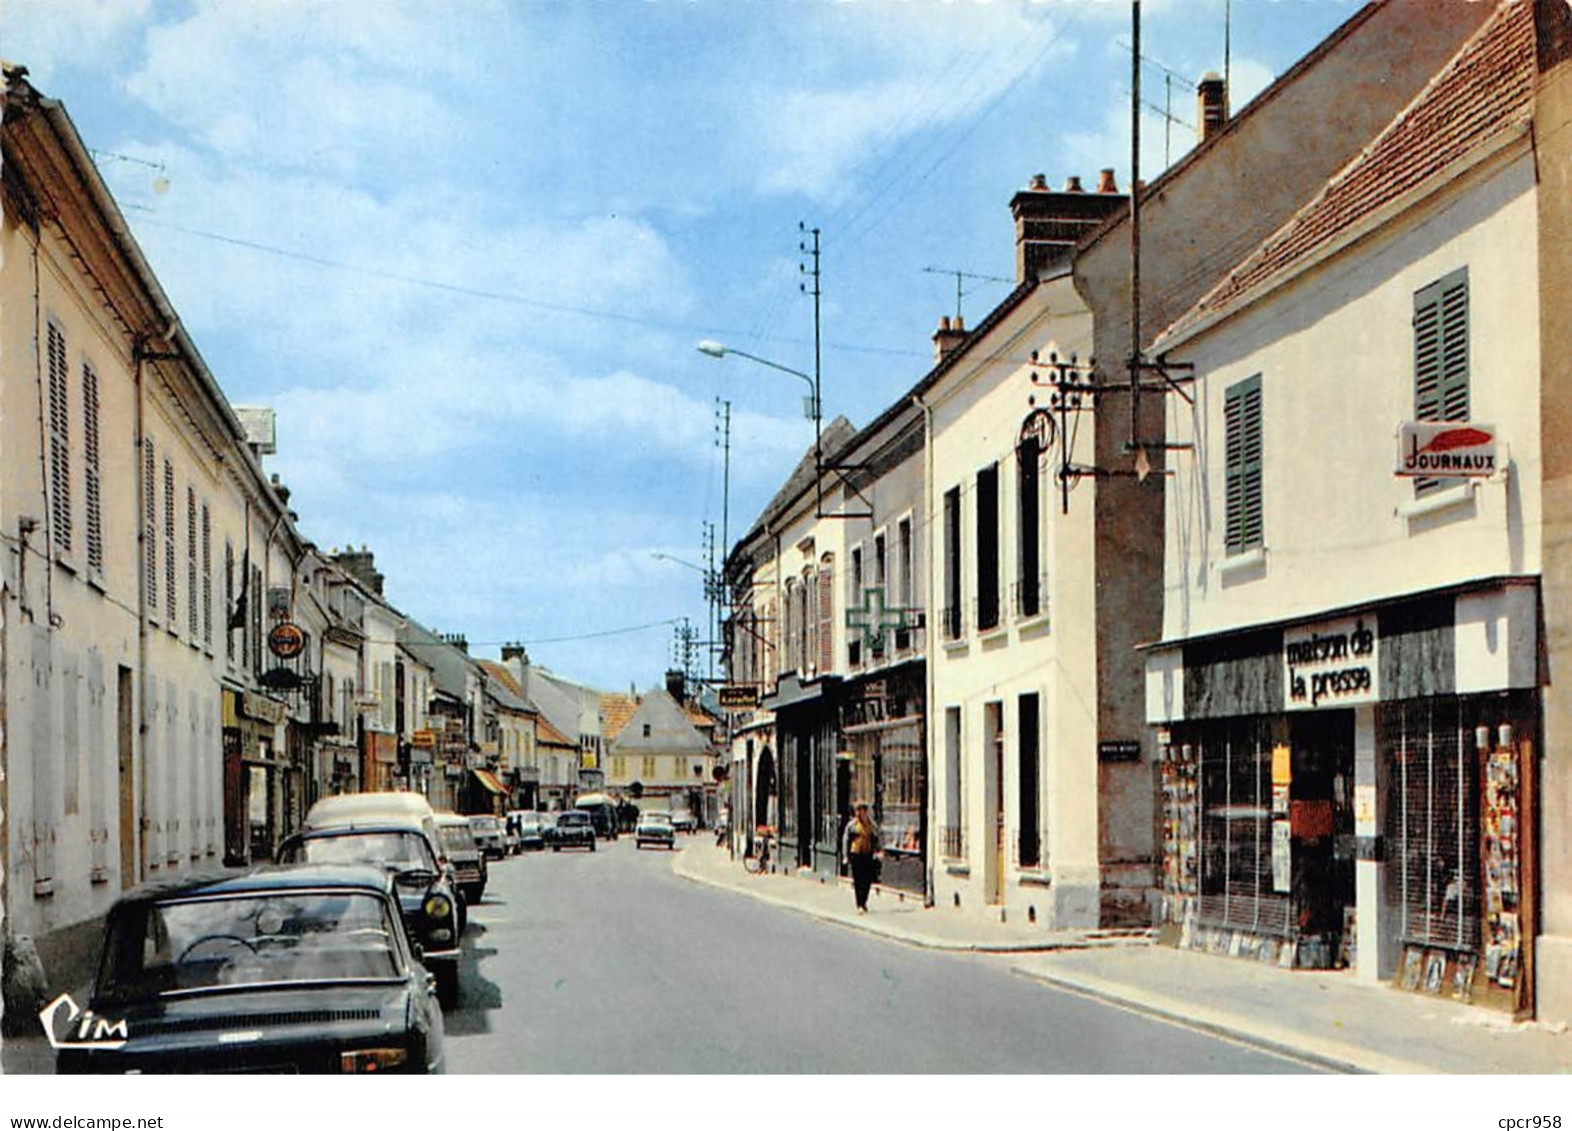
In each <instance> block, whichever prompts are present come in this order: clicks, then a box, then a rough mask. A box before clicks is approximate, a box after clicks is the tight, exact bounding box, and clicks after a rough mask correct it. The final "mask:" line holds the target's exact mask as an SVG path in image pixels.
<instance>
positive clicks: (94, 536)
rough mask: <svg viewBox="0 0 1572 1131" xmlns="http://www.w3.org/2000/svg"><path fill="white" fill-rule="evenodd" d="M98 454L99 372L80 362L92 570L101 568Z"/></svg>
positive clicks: (84, 483) (101, 503)
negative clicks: (81, 364)
mask: <svg viewBox="0 0 1572 1131" xmlns="http://www.w3.org/2000/svg"><path fill="white" fill-rule="evenodd" d="M101 457H102V444H101V437H100V432H99V389H98V374H97V373H96V372H94V370H93V367H92V366H90V365H87V364H85V363H84V364H83V366H82V472H83V480H82V486H83V492H84V500H83V501H84V502H85V503H86V509H87V514H86V525H87V568H88V570H89V571H90V572H92V573H95V574H102V573H103V572H104V490H103V476H102V459H101Z"/></svg>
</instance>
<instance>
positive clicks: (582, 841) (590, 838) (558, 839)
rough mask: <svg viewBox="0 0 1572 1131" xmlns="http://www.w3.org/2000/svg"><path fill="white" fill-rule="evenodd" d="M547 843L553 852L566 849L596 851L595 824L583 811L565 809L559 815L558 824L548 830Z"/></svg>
mask: <svg viewBox="0 0 1572 1131" xmlns="http://www.w3.org/2000/svg"><path fill="white" fill-rule="evenodd" d="M546 843H547V844H549V845H551V850H552V851H553V852H561V851H562V850H563V849H564V848H587V849H589V850H590V851H591V852H594V851H595V822H594V820H593V819H592V818H591V817H590V815H589V814H588V813H586V812H584V810H582V809H564V810H563V811H562V812H561V813H558V814H557V823H556V824H554V825H552V826H551V828H549V829H547V830H546Z"/></svg>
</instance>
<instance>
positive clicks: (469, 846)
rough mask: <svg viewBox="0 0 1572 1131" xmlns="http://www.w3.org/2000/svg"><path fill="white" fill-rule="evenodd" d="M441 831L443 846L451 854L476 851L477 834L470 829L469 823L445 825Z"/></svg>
mask: <svg viewBox="0 0 1572 1131" xmlns="http://www.w3.org/2000/svg"><path fill="white" fill-rule="evenodd" d="M440 831H441V833H442V847H443V848H445V849H446V850H447V851H448V853H449V854H452V853H455V852H474V851H475V835H474V834H473V833H471V832H470V831H469V826H468V825H443V826H442V828H441V830H440Z"/></svg>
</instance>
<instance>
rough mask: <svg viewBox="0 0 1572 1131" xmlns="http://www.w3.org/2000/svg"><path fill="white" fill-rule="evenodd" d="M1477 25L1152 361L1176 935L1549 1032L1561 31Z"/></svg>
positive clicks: (1569, 991)
mask: <svg viewBox="0 0 1572 1131" xmlns="http://www.w3.org/2000/svg"><path fill="white" fill-rule="evenodd" d="M1480 15H1481V17H1482V19H1481V23H1480V26H1479V27H1478V28H1477V29H1476V30H1475V31H1473V32H1472V33H1471V34H1470V35H1469V36H1468V37H1467V38H1466V39H1465V40H1463V41H1462V42H1461V43H1460V44H1459V45H1458V46H1457V48H1456V49H1455V50H1454V51H1453V52H1452V53H1451V55H1450V56H1449V58H1448V59H1446V60H1445V61H1444V62H1443V63H1442V64H1441V65H1439V66H1438V67H1437V68H1436V69H1435V73H1434V75H1433V77H1432V78H1431V79H1430V81H1429V82H1428V83H1427V84H1426V85H1425V87H1424V88H1423V90H1421V91H1419V92H1417V93H1416V95H1415V97H1414V98H1413V99H1412V100H1411V101H1409V102H1408V103H1407V104H1405V105H1404V106H1402V107H1400V108H1399V109H1398V111H1397V112H1396V113H1394V114H1393V115H1392V116H1391V118H1390V120H1389V121H1388V122H1387V123H1386V124H1385V125H1384V126H1383V127H1382V128H1381V129H1380V130H1379V131H1378V132H1377V133H1376V135H1375V136H1374V138H1373V139H1372V140H1371V141H1370V143H1369V144H1368V145H1367V146H1366V147H1365V149H1364V150H1363V152H1361V153H1360V154H1358V155H1357V156H1355V157H1354V158H1353V159H1352V160H1351V161H1349V162H1348V163H1347V164H1345V165H1344V166H1343V167H1342V168H1340V169H1338V170H1337V171H1336V172H1335V173H1334V174H1333V175H1332V176H1330V177H1328V178H1327V179H1326V180H1325V182H1324V184H1323V185H1322V186H1321V187H1320V189H1319V190H1318V191H1317V193H1316V194H1315V196H1314V197H1313V198H1312V199H1310V200H1309V201H1307V202H1306V203H1305V204H1304V205H1303V206H1302V207H1301V208H1299V209H1298V210H1296V211H1295V213H1294V214H1293V215H1292V216H1290V217H1288V218H1287V219H1286V220H1285V222H1284V223H1283V224H1282V225H1281V226H1280V227H1279V228H1278V229H1277V230H1276V231H1274V232H1273V233H1271V234H1270V236H1269V237H1268V238H1266V239H1265V240H1263V241H1261V242H1260V244H1259V245H1258V246H1257V247H1256V249H1255V250H1254V251H1253V252H1251V253H1250V254H1249V255H1248V256H1246V257H1245V258H1244V259H1243V260H1242V261H1241V262H1239V263H1238V264H1237V265H1236V266H1235V267H1234V268H1233V269H1232V270H1231V271H1230V272H1229V273H1228V274H1227V276H1226V278H1224V279H1222V280H1221V281H1220V282H1219V283H1218V284H1217V285H1216V286H1215V287H1214V288H1213V289H1212V290H1211V292H1210V293H1208V294H1207V295H1206V296H1204V298H1203V299H1202V300H1201V301H1199V302H1197V303H1196V304H1194V305H1193V306H1192V307H1191V308H1190V309H1189V310H1187V311H1185V312H1183V313H1182V314H1180V316H1179V317H1178V318H1177V319H1176V320H1175V321H1174V322H1173V323H1172V324H1171V325H1170V326H1169V327H1168V328H1167V329H1166V330H1165V331H1164V333H1163V334H1162V336H1161V338H1160V339H1159V341H1158V343H1157V348H1158V349H1160V350H1162V351H1164V352H1165V353H1166V354H1167V355H1169V356H1171V357H1175V358H1181V359H1183V360H1184V361H1185V362H1187V363H1189V364H1191V365H1193V366H1194V372H1195V374H1196V387H1195V397H1194V400H1193V403H1192V404H1179V403H1172V404H1170V406H1169V409H1170V411H1169V417H1168V429H1169V434H1170V436H1171V437H1172V438H1174V439H1176V440H1178V441H1181V442H1182V443H1183V444H1185V445H1186V451H1185V452H1184V453H1183V455H1182V457H1181V458H1180V459H1178V460H1177V461H1176V473H1175V474H1174V475H1173V476H1172V477H1171V478H1169V479H1168V481H1167V496H1168V497H1167V507H1166V539H1165V541H1166V550H1165V567H1164V599H1163V631H1162V636H1161V639H1160V641H1159V642H1156V643H1154V644H1153V645H1152V646H1151V647H1150V648H1149V649H1148V650H1147V657H1148V660H1147V692H1148V697H1147V712H1148V717H1149V719H1150V721H1151V722H1152V723H1153V724H1155V725H1156V726H1157V728H1158V729H1157V735H1158V742H1159V748H1160V751H1161V796H1162V829H1163V834H1164V854H1163V866H1164V878H1163V889H1164V897H1163V916H1162V918H1163V920H1164V922H1165V924H1166V930H1167V932H1168V934H1169V937H1170V938H1171V939H1172V940H1173V941H1175V942H1177V944H1178V945H1181V946H1186V947H1195V948H1200V949H1205V950H1210V951H1213V952H1217V953H1227V954H1233V955H1240V956H1243V957H1247V958H1251V959H1257V960H1260V961H1264V962H1275V963H1277V964H1279V965H1282V966H1285V967H1293V966H1299V967H1333V966H1352V967H1354V968H1355V970H1356V972H1357V976H1358V977H1360V978H1361V979H1363V980H1367V981H1372V982H1373V981H1377V980H1380V981H1390V982H1395V983H1397V984H1398V985H1399V986H1400V987H1402V988H1403V989H1406V990H1411V991H1414V992H1416V993H1423V994H1431V995H1435V996H1442V997H1447V998H1451V999H1455V1000H1459V1001H1464V1002H1474V1003H1478V1004H1482V1005H1486V1006H1490V1007H1494V1008H1498V1009H1500V1010H1503V1011H1506V1012H1509V1013H1512V1014H1515V1015H1518V1016H1528V1015H1535V1014H1537V1015H1538V1016H1540V1017H1542V1018H1549V1019H1565V1018H1566V1017H1568V1016H1569V1014H1572V938H1569V932H1572V917H1569V916H1572V907H1569V906H1568V900H1569V897H1572V874H1569V872H1568V868H1567V864H1566V853H1565V850H1564V844H1563V840H1564V836H1565V829H1566V827H1567V820H1566V818H1567V816H1568V808H1567V806H1568V791H1569V782H1568V771H1567V768H1566V766H1567V760H1566V757H1565V751H1564V747H1565V745H1566V743H1567V741H1568V740H1569V737H1572V736H1569V732H1568V726H1569V722H1572V719H1569V717H1568V715H1567V707H1566V705H1565V703H1564V700H1565V696H1557V695H1554V694H1553V693H1551V692H1552V690H1553V688H1554V685H1555V682H1556V679H1557V676H1559V675H1563V672H1562V670H1561V669H1562V668H1563V667H1564V666H1565V665H1566V664H1567V662H1568V660H1569V658H1572V657H1568V655H1567V645H1566V641H1567V626H1568V607H1567V592H1568V589H1567V575H1566V570H1567V566H1566V565H1565V564H1563V563H1565V562H1566V547H1565V546H1564V545H1563V543H1564V541H1565V538H1566V533H1565V532H1566V531H1567V529H1568V523H1567V518H1568V516H1567V514H1566V513H1565V512H1566V509H1567V506H1568V503H1567V499H1568V493H1567V489H1566V482H1567V475H1568V470H1569V468H1568V467H1567V465H1566V459H1567V457H1566V456H1565V455H1560V454H1557V453H1558V452H1564V451H1565V450H1566V447H1567V445H1566V444H1565V443H1564V442H1558V441H1556V440H1555V439H1554V437H1556V436H1557V435H1559V433H1560V431H1561V430H1562V429H1564V428H1565V426H1566V420H1565V417H1564V415H1562V414H1561V413H1560V412H1559V411H1558V410H1557V409H1556V407H1555V406H1556V405H1557V403H1558V402H1564V401H1565V397H1564V396H1562V395H1561V394H1562V391H1563V390H1562V386H1564V385H1565V383H1566V381H1567V374H1568V372H1569V365H1568V363H1569V361H1572V336H1569V334H1568V330H1567V328H1566V326H1565V319H1564V318H1563V317H1561V313H1560V312H1561V311H1563V310H1564V309H1565V307H1566V303H1567V300H1568V297H1569V290H1568V288H1569V284H1572V271H1569V267H1572V251H1569V248H1568V241H1567V239H1566V233H1567V231H1568V230H1569V228H1568V221H1569V219H1572V216H1569V207H1572V196H1569V193H1568V185H1567V173H1566V170H1567V168H1568V165H1569V156H1572V150H1569V146H1572V130H1569V129H1568V125H1569V117H1568V115H1569V111H1572V66H1569V64H1568V61H1567V60H1568V57H1569V45H1572V13H1569V11H1568V9H1567V7H1566V5H1565V4H1560V3H1556V4H1544V3H1532V2H1523V3H1507V4H1501V5H1497V6H1494V7H1493V8H1491V9H1490V10H1489V11H1487V12H1482V13H1480ZM1416 437H1423V440H1422V441H1421V440H1418V439H1416ZM1421 442H1423V443H1424V444H1425V445H1427V446H1429V447H1430V448H1431V450H1433V451H1439V452H1445V451H1447V450H1448V449H1449V448H1455V449H1458V450H1461V448H1463V447H1466V448H1467V449H1469V452H1470V454H1471V456H1472V457H1474V458H1470V459H1468V460H1460V459H1450V460H1448V461H1447V462H1446V463H1445V465H1444V466H1443V465H1442V464H1440V463H1434V462H1432V463H1430V464H1424V463H1423V461H1416V460H1414V459H1413V458H1412V455H1413V452H1414V451H1415V450H1418V447H1419V444H1420V443H1421ZM1480 451H1482V452H1483V455H1482V456H1480V455H1479V452H1480ZM1438 470H1439V471H1441V472H1443V473H1442V474H1437V473H1436V472H1437V471H1438ZM1445 473H1450V474H1445Z"/></svg>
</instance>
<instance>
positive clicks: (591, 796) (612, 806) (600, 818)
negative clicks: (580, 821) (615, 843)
mask: <svg viewBox="0 0 1572 1131" xmlns="http://www.w3.org/2000/svg"><path fill="white" fill-rule="evenodd" d="M573 808H574V809H577V810H579V811H580V812H584V813H588V814H589V815H590V821H591V823H593V824H594V826H595V832H596V834H597V835H598V836H599V837H600V838H601V839H602V840H616V839H617V804H616V802H614V801H612V799H611V798H609V797H607V796H606V795H605V794H604V793H581V794H579V796H578V798H577V799H576V800H575V801H574V802H573Z"/></svg>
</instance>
